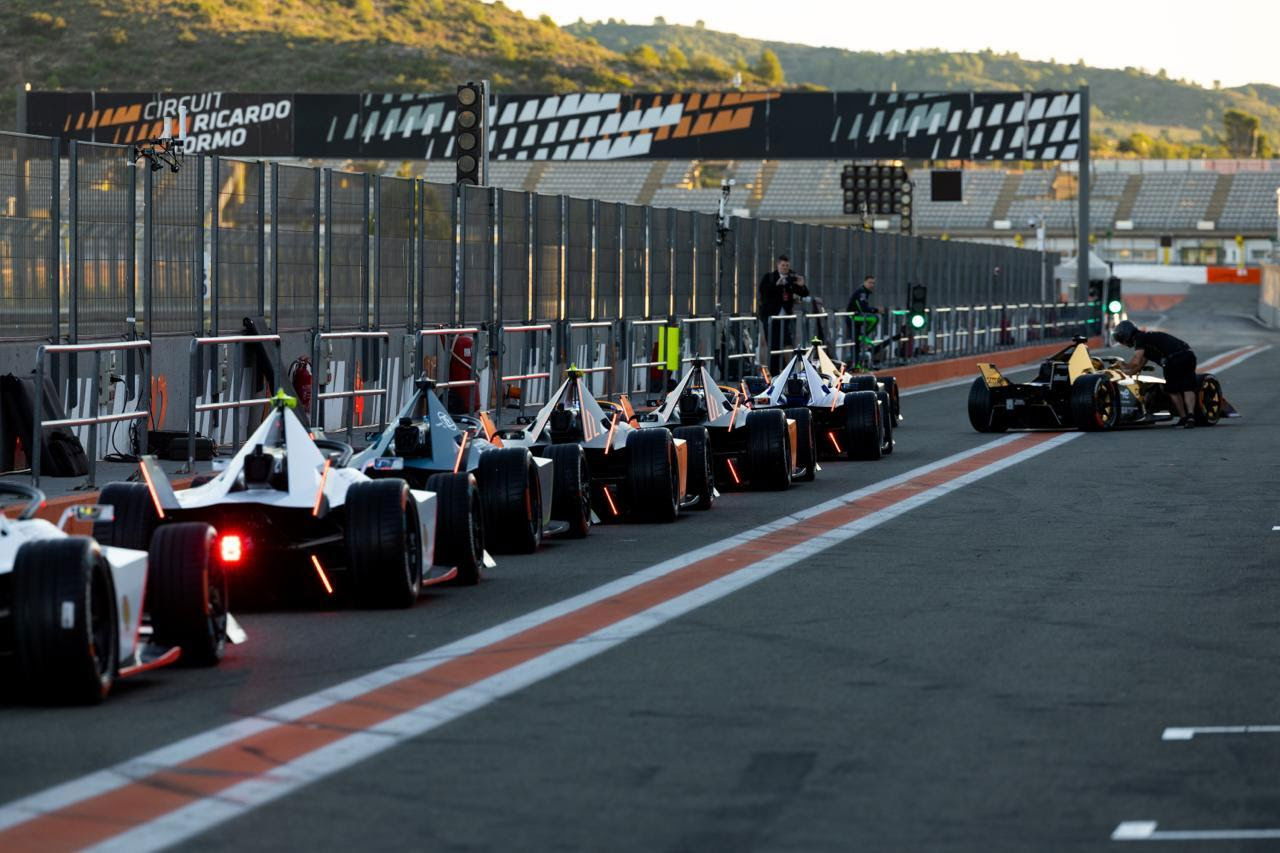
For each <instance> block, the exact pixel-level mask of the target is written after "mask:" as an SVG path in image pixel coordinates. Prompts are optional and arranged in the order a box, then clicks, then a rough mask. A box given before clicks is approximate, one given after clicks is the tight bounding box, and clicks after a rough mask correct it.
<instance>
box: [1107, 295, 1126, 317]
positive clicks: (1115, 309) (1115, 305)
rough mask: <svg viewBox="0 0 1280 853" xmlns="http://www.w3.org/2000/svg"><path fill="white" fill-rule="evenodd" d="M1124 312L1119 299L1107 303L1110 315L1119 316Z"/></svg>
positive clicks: (1122, 304)
mask: <svg viewBox="0 0 1280 853" xmlns="http://www.w3.org/2000/svg"><path fill="white" fill-rule="evenodd" d="M1123 310H1124V303H1123V302H1121V301H1120V300H1119V299H1112V300H1111V301H1110V302H1108V303H1107V311H1108V312H1109V313H1111V314H1119V313H1120V312H1121V311H1123Z"/></svg>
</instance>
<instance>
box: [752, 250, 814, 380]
mask: <svg viewBox="0 0 1280 853" xmlns="http://www.w3.org/2000/svg"><path fill="white" fill-rule="evenodd" d="M808 295H809V288H808V286H807V285H806V284H805V283H804V276H803V275H801V274H799V273H798V272H796V271H795V270H793V269H792V268H791V259H790V258H789V257H787V256H786V255H778V260H777V263H776V265H775V267H774V269H773V271H772V272H767V273H765V274H764V277H763V278H761V279H760V292H759V298H758V299H757V300H756V319H758V320H759V321H760V329H761V331H762V332H763V336H764V345H765V351H766V353H767V352H768V351H769V350H773V349H785V348H787V347H789V346H791V345H792V344H793V343H794V341H793V340H792V338H793V337H794V332H793V331H792V327H793V326H794V325H795V323H794V322H793V321H789V320H779V319H776V317H777V316H778V315H779V314H795V313H796V302H798V301H799V300H800V299H803V298H804V297H806V296H808ZM781 361H782V359H781V356H776V355H771V356H769V370H770V371H771V372H772V373H777V372H778V370H779V367H780V364H781ZM762 363H763V362H762Z"/></svg>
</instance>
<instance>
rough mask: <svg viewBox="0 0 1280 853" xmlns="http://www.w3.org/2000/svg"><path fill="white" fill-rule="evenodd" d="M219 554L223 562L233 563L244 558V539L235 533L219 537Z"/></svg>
mask: <svg viewBox="0 0 1280 853" xmlns="http://www.w3.org/2000/svg"><path fill="white" fill-rule="evenodd" d="M218 556H219V557H220V558H221V559H222V562H223V563H227V564H233V563H238V562H240V561H241V560H243V559H244V541H243V540H242V539H241V538H240V537H239V536H237V535H236V534H234V533H229V534H227V535H225V536H222V537H221V538H219V539H218Z"/></svg>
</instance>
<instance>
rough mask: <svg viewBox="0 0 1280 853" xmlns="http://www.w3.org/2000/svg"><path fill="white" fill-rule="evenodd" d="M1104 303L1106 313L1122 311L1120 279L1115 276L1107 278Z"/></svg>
mask: <svg viewBox="0 0 1280 853" xmlns="http://www.w3.org/2000/svg"><path fill="white" fill-rule="evenodd" d="M1104 304H1105V305H1106V310H1107V313H1108V314H1121V313H1123V312H1124V297H1122V296H1121V295H1120V279H1118V278H1116V277H1115V276H1111V277H1110V278H1108V279H1107V300H1106V302H1105V303H1104Z"/></svg>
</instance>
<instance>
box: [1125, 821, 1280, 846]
mask: <svg viewBox="0 0 1280 853" xmlns="http://www.w3.org/2000/svg"><path fill="white" fill-rule="evenodd" d="M1157 826H1159V824H1157V823H1156V822H1155V821H1154V820H1126V821H1125V822H1124V823H1122V824H1120V825H1119V826H1117V827H1116V828H1115V831H1114V832H1112V833H1111V840H1112V841H1266V840H1274V839H1280V829H1157V828H1156V827H1157Z"/></svg>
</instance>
